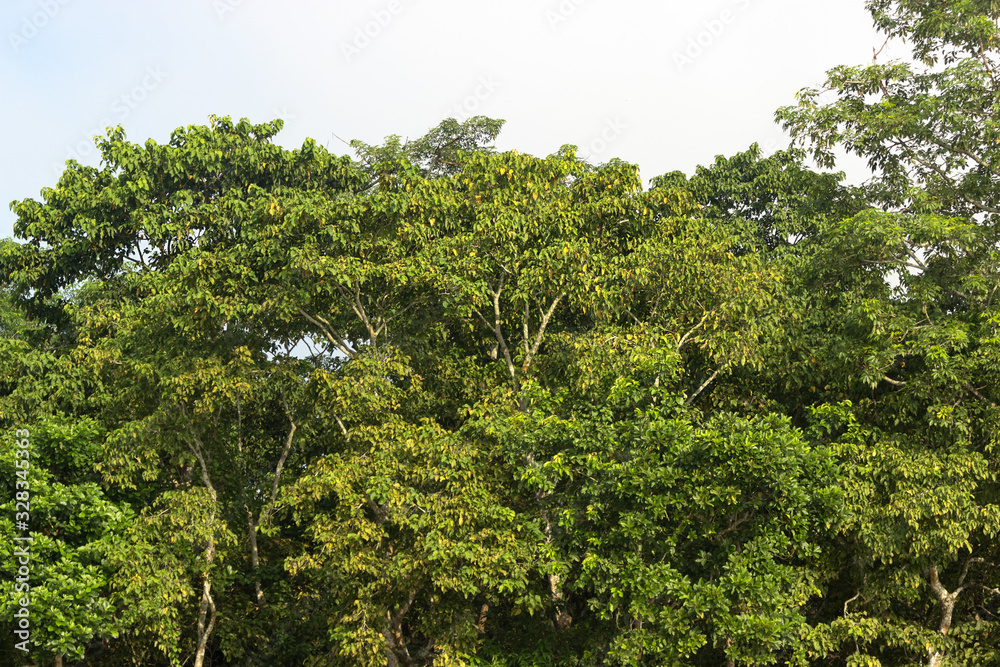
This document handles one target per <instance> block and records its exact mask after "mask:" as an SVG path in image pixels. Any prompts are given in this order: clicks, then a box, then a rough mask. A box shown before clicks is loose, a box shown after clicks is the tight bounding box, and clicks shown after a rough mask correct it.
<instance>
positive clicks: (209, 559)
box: [181, 406, 219, 667]
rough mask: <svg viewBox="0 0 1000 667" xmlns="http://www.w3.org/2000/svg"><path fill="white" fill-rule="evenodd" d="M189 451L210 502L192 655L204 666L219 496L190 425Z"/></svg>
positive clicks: (197, 665)
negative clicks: (196, 637)
mask: <svg viewBox="0 0 1000 667" xmlns="http://www.w3.org/2000/svg"><path fill="white" fill-rule="evenodd" d="M181 413H182V414H183V415H184V416H185V417H187V411H186V410H184V408H183V406H182V407H181ZM189 428H190V430H191V442H190V448H191V452H192V453H193V454H194V455H195V458H197V459H198V464H199V465H200V466H201V481H202V482H203V483H204V484H205V488H206V489H207V490H208V495H209V498H210V500H211V503H212V509H211V512H209V515H208V523H209V531H208V544H207V545H206V547H205V570H204V572H203V573H202V581H201V604H200V605H199V607H198V647H197V649H196V650H195V655H194V667H204V664H205V652H206V651H207V649H208V639H209V637H210V636H211V634H212V630H213V629H214V628H215V618H216V613H215V600H213V599H212V564H213V563H214V562H215V509H216V504H217V503H218V501H219V496H218V494H217V493H216V492H215V486H213V484H212V478H211V476H210V475H209V473H208V463H207V462H206V460H205V445H204V443H203V442H202V441H201V438H199V437H198V435H197V434H196V433H195V431H194V426H193V425H191V426H190V427H189Z"/></svg>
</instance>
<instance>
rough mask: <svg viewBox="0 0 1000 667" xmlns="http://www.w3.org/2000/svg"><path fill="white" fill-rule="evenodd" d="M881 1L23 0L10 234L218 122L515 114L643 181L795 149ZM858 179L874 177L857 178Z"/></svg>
mask: <svg viewBox="0 0 1000 667" xmlns="http://www.w3.org/2000/svg"><path fill="white" fill-rule="evenodd" d="M870 23H871V21H870V17H869V15H868V14H867V12H866V11H865V10H864V0H835V1H830V0H706V1H703V2H698V3H692V2H688V1H680V0H666V1H661V2H649V1H645V2H644V1H642V0H615V1H614V2H612V1H611V0H538V1H532V0H503V1H502V2H501V1H493V0H464V1H463V0H364V1H362V2H350V3H348V2H319V1H310V2H307V1H304V0H299V1H296V0H285V1H283V2H281V3H278V2H274V1H271V2H267V1H265V0H170V1H169V2H168V1H166V0H162V1H157V0H150V1H146V2H135V1H134V0H131V1H128V0H100V1H99V2H98V1H96V0H92V1H91V2H84V0H5V1H4V2H3V3H2V6H0V26H2V34H0V39H2V42H0V87H2V88H0V90H2V91H3V95H2V97H0V109H2V114H3V121H4V122H3V123H2V125H0V145H2V150H3V153H4V155H5V156H6V159H5V160H4V161H3V164H2V166H0V169H2V173H0V199H2V200H3V204H4V207H3V209H2V211H0V238H2V237H7V236H10V235H11V229H12V225H13V222H14V216H13V214H12V213H11V212H10V211H9V210H8V209H7V207H6V204H7V203H8V202H10V201H11V200H15V199H23V198H26V197H37V196H38V192H39V190H40V189H41V188H42V187H46V186H52V185H54V184H55V182H56V180H57V178H58V172H59V170H60V165H62V164H63V163H64V161H65V160H66V159H67V158H69V157H74V158H76V159H78V160H79V161H81V162H84V163H88V164H96V162H97V160H96V150H95V149H94V148H93V142H92V136H93V135H94V134H95V133H97V132H99V131H102V130H103V126H104V124H108V123H110V124H113V125H117V124H121V125H122V126H123V127H124V128H125V131H126V133H127V135H128V137H129V139H130V140H132V141H135V142H137V143H141V142H144V141H145V140H146V139H147V138H153V139H155V140H157V141H165V140H166V139H167V138H168V137H169V135H170V132H171V131H172V130H173V129H175V128H177V127H179V126H183V125H190V124H204V123H206V122H207V117H208V116H209V114H216V115H231V116H234V117H237V118H238V117H247V118H249V119H250V120H252V121H254V122H261V121H265V120H269V119H271V118H274V117H278V116H280V117H283V118H284V119H285V121H286V123H285V130H283V131H282V133H281V134H280V135H279V136H278V141H279V143H281V144H282V145H284V146H287V147H297V146H299V145H301V142H302V140H303V139H304V138H305V137H313V138H315V139H316V140H317V141H318V142H320V143H321V144H327V145H328V146H329V147H330V149H331V150H334V151H335V152H338V153H342V152H346V151H347V147H346V146H344V145H343V144H341V143H340V142H339V141H338V140H337V139H335V138H334V134H336V135H337V136H339V137H343V138H344V139H355V138H356V139H362V140H364V141H367V142H369V143H376V142H379V141H380V140H381V138H382V137H384V136H385V135H388V134H399V135H402V136H404V137H406V136H409V137H417V136H420V135H421V134H423V133H424V132H426V131H427V130H428V129H429V128H431V127H433V126H434V125H436V124H437V123H438V122H440V121H441V120H442V119H443V118H445V117H448V116H456V115H457V116H459V117H461V116H463V115H464V116H472V115H476V114H485V115H488V116H492V117H495V118H504V119H506V120H507V125H506V127H505V129H504V132H503V133H502V134H501V136H500V139H499V141H498V146H499V147H500V148H501V149H512V148H516V149H518V150H520V151H523V152H528V153H533V154H536V155H548V154H550V153H552V152H554V151H556V150H557V149H558V148H559V146H561V145H562V144H567V143H572V144H577V145H578V146H580V153H581V155H584V156H588V155H589V156H590V157H591V159H592V160H593V161H595V162H603V161H605V160H607V159H609V158H611V157H620V158H622V159H625V160H628V161H630V162H634V163H636V164H638V165H639V167H640V169H641V171H642V176H643V179H644V180H648V179H649V178H651V177H653V176H655V175H658V174H662V173H664V172H667V171H672V170H675V169H680V170H683V171H685V172H689V173H690V172H691V171H692V170H693V169H694V167H695V166H696V165H697V164H704V163H708V162H710V161H711V160H712V159H713V158H714V156H715V155H718V154H725V155H730V154H732V153H735V152H737V151H741V150H744V149H746V148H747V147H748V146H749V145H750V144H751V143H752V142H754V141H757V142H760V143H761V144H762V145H765V146H766V147H769V148H772V149H773V148H777V147H783V146H784V145H786V143H787V140H786V139H785V138H784V136H783V135H782V133H781V131H780V129H779V128H778V127H777V126H776V125H774V123H773V121H772V118H773V113H774V110H775V109H776V108H777V107H778V106H781V105H784V104H791V103H793V101H794V93H795V91H796V90H798V89H800V88H802V87H804V86H809V85H817V84H819V83H821V82H822V80H823V78H824V72H825V71H826V70H827V69H829V68H830V67H832V66H834V65H838V64H861V63H864V62H868V61H870V59H871V55H872V47H873V46H874V47H878V46H881V40H880V39H879V38H878V36H877V34H876V33H875V31H874V30H873V29H872V28H871V25H870ZM847 166H848V168H849V173H850V174H851V176H852V177H854V178H855V179H856V180H857V179H860V178H861V177H862V176H863V173H862V171H861V170H860V169H859V168H858V166H857V163H854V164H853V165H847Z"/></svg>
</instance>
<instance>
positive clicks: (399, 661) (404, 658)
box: [382, 591, 417, 667]
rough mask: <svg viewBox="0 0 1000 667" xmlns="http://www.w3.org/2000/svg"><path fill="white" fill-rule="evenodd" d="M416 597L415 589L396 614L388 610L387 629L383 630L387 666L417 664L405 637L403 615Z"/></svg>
mask: <svg viewBox="0 0 1000 667" xmlns="http://www.w3.org/2000/svg"><path fill="white" fill-rule="evenodd" d="M416 597H417V593H416V591H413V592H411V593H410V596H409V598H408V599H407V600H406V603H405V604H403V605H402V606H401V607H400V608H399V609H397V610H396V613H395V614H393V613H392V612H391V611H387V612H386V619H385V621H386V623H385V629H384V630H382V636H383V637H385V659H386V666H387V667H413V666H414V665H415V664H416V663H415V662H414V661H413V658H412V657H411V656H410V651H409V649H408V648H407V646H406V640H405V639H404V638H403V617H404V616H406V612H408V611H409V610H410V606H411V605H412V604H413V600H414V599H416Z"/></svg>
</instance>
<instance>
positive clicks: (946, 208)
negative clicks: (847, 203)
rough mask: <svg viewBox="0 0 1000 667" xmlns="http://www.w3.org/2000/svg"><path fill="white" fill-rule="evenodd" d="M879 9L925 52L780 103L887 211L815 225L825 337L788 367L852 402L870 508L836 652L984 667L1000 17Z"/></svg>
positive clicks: (991, 561)
mask: <svg viewBox="0 0 1000 667" xmlns="http://www.w3.org/2000/svg"><path fill="white" fill-rule="evenodd" d="M868 7H869V10H870V11H871V12H872V15H873V17H874V19H875V23H876V25H877V26H878V27H880V28H881V29H882V30H883V31H885V32H886V33H887V35H888V37H889V38H890V39H891V38H902V39H905V40H906V41H907V43H909V44H910V45H911V47H912V53H913V62H909V63H905V62H902V63H901V62H896V63H888V64H880V63H877V62H875V63H873V64H872V65H869V66H865V67H838V68H835V69H833V70H831V71H830V72H829V73H828V80H827V86H826V91H825V92H829V93H832V94H833V97H834V99H833V101H830V102H826V101H825V98H821V97H820V95H821V92H820V91H819V90H815V89H807V90H804V91H802V92H801V93H800V95H799V100H800V101H799V104H798V106H795V107H786V108H783V109H781V110H779V111H778V113H777V117H778V119H779V121H780V122H781V123H782V124H783V125H784V126H785V127H786V128H787V129H789V130H791V132H792V134H793V135H794V136H795V137H796V138H797V139H798V140H799V141H801V142H802V143H804V144H805V145H806V146H808V147H809V148H810V150H811V153H812V155H813V156H814V157H815V158H817V159H818V160H819V161H820V162H821V163H822V164H826V165H830V164H832V160H833V150H834V148H836V147H843V148H846V149H847V150H848V151H850V152H854V153H856V154H858V155H861V156H864V157H866V158H868V161H869V165H870V166H871V167H872V169H873V171H874V177H873V180H872V182H871V183H870V184H869V186H868V187H867V188H866V190H867V193H868V194H867V196H868V197H869V200H870V201H871V203H872V204H875V205H878V206H879V208H881V209H882V210H881V211H876V210H869V211H865V212H862V213H861V214H859V215H855V216H852V217H850V218H848V219H846V220H844V221H842V222H840V223H837V224H832V225H827V226H826V227H825V229H823V230H822V231H821V233H820V234H818V235H817V236H816V238H815V242H814V243H813V246H814V248H816V249H817V250H818V252H817V254H816V255H815V256H814V260H813V262H812V263H811V265H810V266H809V267H808V268H806V269H805V272H806V273H805V274H804V275H806V276H807V277H806V283H805V286H807V289H808V290H809V292H811V294H812V295H813V297H811V298H814V299H815V303H816V306H817V309H816V311H815V312H816V313H817V314H815V315H813V316H811V317H809V318H806V320H804V322H808V323H807V324H805V326H804V328H805V329H808V330H811V331H812V333H810V334H809V337H810V338H812V339H814V340H816V339H819V340H823V339H825V341H826V343H823V344H822V348H819V349H816V348H813V349H811V350H809V351H808V352H806V353H805V354H802V355H801V356H800V360H799V361H795V362H793V364H792V366H793V371H792V373H790V375H791V377H793V378H795V377H801V378H806V377H808V378H809V381H808V384H809V386H812V387H814V388H815V387H822V388H823V390H822V393H825V394H826V397H827V398H828V399H834V401H835V402H839V401H841V400H843V399H844V398H848V399H850V400H851V404H850V408H849V409H848V410H847V411H846V413H845V412H838V413H837V414H840V417H839V418H838V419H837V420H835V421H836V423H837V424H839V426H838V427H836V428H835V429H834V431H833V433H831V441H832V442H834V443H836V444H835V447H836V448H837V450H838V451H839V453H840V456H841V457H842V460H843V461H844V463H845V464H848V465H847V466H846V467H845V470H847V471H848V472H849V475H848V479H847V480H846V489H847V491H848V497H849V499H850V501H851V504H852V505H853V507H854V510H853V511H852V515H853V518H852V519H851V520H850V521H848V522H847V524H846V525H845V527H846V530H845V533H844V536H843V541H842V542H840V544H841V548H840V550H839V552H835V551H832V550H831V552H830V553H831V554H833V553H839V554H840V555H841V556H843V559H842V560H838V561H837V562H836V564H832V565H831V568H830V569H831V572H833V571H837V572H839V573H840V574H838V575H837V577H835V578H834V579H833V580H832V581H831V587H832V589H833V591H834V592H832V594H831V597H832V598H833V599H837V598H838V597H839V598H841V599H843V601H844V602H843V607H842V609H841V608H840V607H839V606H838V607H837V608H836V609H835V610H834V609H832V608H831V609H830V610H828V611H827V612H826V614H824V616H825V617H826V619H827V621H828V622H829V628H830V629H831V631H832V632H833V635H832V636H834V637H836V641H835V644H837V643H838V642H843V644H839V646H840V648H833V649H828V650H832V651H834V652H836V653H839V652H841V651H846V650H848V649H847V646H846V645H847V644H848V643H852V644H855V645H857V646H860V647H861V649H860V651H859V653H861V654H866V655H868V656H870V657H869V658H868V659H869V660H872V659H874V656H875V655H876V654H879V653H881V654H882V655H885V656H888V655H891V656H894V657H893V659H895V660H904V659H909V660H915V659H918V656H920V655H921V654H923V656H924V657H925V658H926V660H927V664H929V665H942V664H968V663H976V664H988V663H989V662H990V661H991V660H994V661H995V660H996V654H995V653H994V652H992V649H991V648H990V646H991V644H994V645H995V642H996V640H995V637H996V632H997V623H996V618H995V616H994V613H995V611H994V610H993V603H992V602H991V597H992V596H993V594H992V593H991V592H990V591H995V590H996V588H997V579H996V576H997V570H996V566H997V564H998V563H1000V560H998V558H1000V554H997V552H996V548H995V535H996V533H997V531H998V529H1000V524H998V522H997V518H998V514H997V513H998V511H1000V508H998V506H997V501H998V494H997V491H998V489H997V484H996V482H997V480H996V474H995V471H994V469H993V464H994V462H995V456H996V453H995V449H994V446H993V441H994V438H995V424H996V418H997V412H996V405H995V403H994V397H995V396H996V392H997V389H998V387H997V376H996V372H995V371H996V368H997V366H996V360H995V349H994V344H993V341H994V338H995V331H994V330H995V326H996V325H995V322H996V307H995V305H994V303H993V296H992V295H993V293H994V291H995V289H996V287H997V283H996V264H995V262H996V257H995V250H994V249H995V243H996V238H997V237H996V234H997V226H996V220H997V219H996V213H997V212H998V210H1000V209H998V208H997V201H996V193H997V187H996V186H997V174H996V172H995V170H994V169H995V168H994V166H993V161H994V159H995V157H996V155H995V151H996V145H997V137H996V123H995V118H994V116H995V114H994V112H993V107H992V105H993V103H994V101H995V99H996V96H997V92H998V90H997V82H996V78H995V72H996V64H997V48H998V44H1000V42H998V41H997V19H998V18H1000V13H998V11H997V8H996V6H995V4H994V3H991V2H935V3H931V2H908V1H896V0H873V1H871V2H869V3H868ZM819 309H825V310H826V311H827V312H830V313H835V315H833V316H832V317H826V316H824V315H821V314H819V313H820V312H822V311H821V310H819ZM813 327H817V328H813ZM820 327H821V328H823V329H825V330H826V331H825V332H821V331H820V330H819V328H820ZM817 352H819V353H817ZM800 381H801V380H800ZM824 409H826V408H824ZM838 410H839V409H838ZM838 589H839V591H838ZM841 612H842V613H841ZM859 640H863V641H859Z"/></svg>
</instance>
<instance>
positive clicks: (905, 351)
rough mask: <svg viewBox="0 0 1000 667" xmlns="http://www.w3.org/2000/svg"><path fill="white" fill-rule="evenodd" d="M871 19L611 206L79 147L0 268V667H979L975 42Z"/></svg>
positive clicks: (247, 126) (479, 160)
mask: <svg viewBox="0 0 1000 667" xmlns="http://www.w3.org/2000/svg"><path fill="white" fill-rule="evenodd" d="M868 6H869V9H870V10H871V13H872V16H873V18H874V20H875V22H876V25H878V27H879V28H880V29H881V30H882V31H883V32H884V33H885V34H886V35H887V36H889V37H892V38H896V39H903V40H905V42H906V44H907V45H908V46H909V47H910V48H911V49H912V54H913V58H912V61H908V62H890V63H881V62H878V61H877V60H876V61H875V62H873V63H872V64H869V65H865V66H858V67H839V68H835V69H833V70H831V71H830V72H829V73H828V78H827V81H826V83H825V85H824V86H823V87H822V88H821V89H815V90H812V89H807V90H803V91H801V92H800V93H799V95H798V98H797V101H796V103H795V104H794V105H793V106H789V107H786V108H782V109H780V110H778V112H777V120H778V122H779V123H781V125H782V126H783V127H784V128H785V129H787V130H788V131H789V132H790V133H791V135H792V136H793V138H794V140H795V143H794V144H793V145H792V146H791V147H790V148H789V149H788V150H784V151H779V152H777V153H775V154H773V155H769V156H764V155H762V153H761V151H760V150H759V149H758V147H757V146H752V147H751V148H750V149H749V150H747V151H746V152H743V153H740V154H737V155H733V156H730V157H719V158H717V159H716V161H715V162H714V163H713V164H711V165H708V166H705V167H700V168H698V169H697V170H696V172H695V173H694V174H692V175H685V174H683V173H680V172H674V173H669V174H665V175H662V176H658V177H655V178H653V179H651V180H650V181H649V182H648V183H646V184H644V183H643V181H642V180H641V178H640V175H639V170H638V168H637V167H636V166H635V165H632V164H628V163H625V162H622V161H618V160H612V161H610V162H608V163H605V164H601V165H592V164H589V163H587V162H586V161H584V160H581V159H579V158H578V157H577V156H576V152H575V149H574V147H572V146H565V147H563V148H562V149H561V150H560V151H559V152H557V153H556V154H553V155H550V156H548V157H545V158H541V157H535V156H531V155H526V154H523V153H519V152H516V151H510V152H499V151H497V150H495V149H494V148H492V142H493V141H494V140H495V138H496V137H497V135H498V133H499V132H500V130H501V126H502V121H498V120H492V119H489V118H485V117H476V118H473V119H470V120H468V121H466V122H464V123H459V122H457V121H455V120H446V121H444V122H443V123H441V124H440V125H439V126H438V127H436V128H434V129H433V130H432V131H431V132H429V133H428V134H427V135H426V136H424V137H422V138H421V139H418V140H415V141H411V142H402V141H400V139H399V138H398V137H390V138H389V139H388V140H387V141H386V142H385V143H384V144H382V145H376V146H372V145H366V144H364V143H361V142H354V143H353V147H354V149H355V153H356V158H355V159H351V158H349V157H346V156H336V155H334V154H331V153H330V152H328V151H327V150H326V149H324V148H323V147H321V146H318V145H317V144H316V143H315V142H314V141H312V140H307V141H306V142H305V143H304V144H303V145H302V147H301V148H299V149H297V150H286V149H284V148H281V147H280V146H278V145H276V144H275V143H274V142H273V138H274V136H275V135H276V134H277V133H278V132H279V130H280V129H281V121H280V120H276V121H273V122H270V123H264V124H252V123H250V122H248V121H246V120H241V121H238V122H237V121H233V120H232V119H230V118H215V117H213V118H212V119H211V122H210V124H209V125H208V126H188V127H186V128H181V129H178V130H176V131H175V132H174V133H173V134H172V135H171V137H170V139H169V141H168V142H167V143H164V144H158V143H156V142H154V141H151V140H150V141H147V142H146V143H145V144H134V143H130V142H129V141H128V140H127V139H126V137H125V135H124V133H123V131H122V130H121V129H120V128H118V129H115V130H110V131H109V133H108V135H107V136H106V137H104V138H102V139H99V141H98V146H99V149H100V152H101V156H102V158H101V164H100V166H99V167H90V166H84V165H80V164H77V163H75V162H70V163H68V164H67V168H66V170H65V172H64V173H63V174H62V176H61V177H60V179H59V181H58V183H57V184H56V185H55V186H54V187H52V188H46V189H44V190H43V191H42V192H41V197H40V199H39V200H32V199H25V200H23V201H19V202H15V203H14V204H13V205H12V207H13V210H14V211H15V212H16V214H17V222H16V226H15V232H16V235H17V237H18V240H8V241H6V242H4V243H3V244H2V246H0V285H2V288H3V294H2V296H3V301H2V309H0V331H2V334H3V335H2V339H0V423H2V436H0V437H2V443H3V446H2V451H0V486H2V488H3V489H5V491H4V492H3V496H2V498H3V500H4V501H5V503H4V504H3V505H2V506H0V524H2V526H3V530H4V535H6V536H8V537H7V538H6V539H5V540H4V541H3V544H2V545H0V571H2V572H3V587H4V596H3V597H2V598H0V609H2V617H0V628H3V629H4V630H3V632H2V633H0V634H2V635H3V636H5V637H7V639H6V640H5V641H4V642H3V644H2V645H0V662H2V663H3V664H5V665H53V664H58V665H67V666H68V665H102V666H109V667H114V666H117V665H122V666H124V665H142V666H154V665H164V666H166V665H195V666H196V667H202V666H203V665H216V666H219V665H306V666H320V665H348V666H354V665H359V666H371V667H374V666H388V667H423V666H429V665H435V666H442V667H443V666H446V665H456V666H457V665H470V666H477V667H486V666H492V667H515V666H526V665H557V666H567V667H568V666H571V665H575V666H580V667H583V666H593V667H597V666H602V665H608V666H610V665H628V666H640V665H647V666H661V665H703V666H718V665H733V666H736V665H740V666H743V665H761V666H763V665H801V666H807V665H817V666H820V665H823V666H834V665H844V666H847V665H857V666H862V665H868V666H874V665H886V666H889V665H930V666H932V667H942V666H944V665H980V666H989V665H1000V617H998V615H1000V540H998V532H1000V484H998V479H997V475H998V472H1000V471H998V462H1000V458H998V451H997V435H998V433H1000V430H998V429H1000V423H998V421H1000V410H998V407H997V405H996V403H995V401H997V400H1000V304H998V303H997V298H996V296H997V292H998V288H1000V271H998V268H1000V267H998V263H1000V246H998V241H1000V238H998V235H1000V227H998V224H997V223H998V221H1000V187H998V185H1000V173H998V167H997V166H996V165H1000V161H998V160H1000V113H998V112H1000V84H998V82H997V76H998V72H997V66H998V65H1000V29H998V20H1000V8H998V6H997V4H996V3H995V2H992V1H987V0H946V1H944V2H942V1H941V0H933V1H932V0H912V1H911V0H907V1H903V0H870V2H868ZM837 150H846V151H848V152H851V153H854V154H857V155H860V156H862V157H864V158H866V159H867V160H868V161H869V165H870V166H871V168H872V170H873V173H874V177H873V178H872V179H871V180H870V181H869V182H868V183H866V184H865V185H863V186H849V185H846V184H845V183H844V182H843V179H842V176H841V175H840V174H837V173H829V172H822V171H818V170H817V169H816V168H811V167H809V166H807V165H809V164H811V163H810V159H811V160H812V161H813V162H812V164H819V165H820V168H821V169H822V168H829V167H832V166H834V153H835V151H837ZM25 452H26V453H25ZM22 493H23V494H25V495H23V496H19V495H17V494H22ZM29 498H30V510H29V509H28V507H27V505H28V499H29ZM19 499H23V500H24V501H25V506H24V507H20V508H19V507H16V501H17V500H19ZM22 511H23V512H24V514H25V515H26V516H24V517H17V513H18V512H22ZM29 534H30V536H31V537H32V538H33V541H32V542H31V543H30V558H29V561H30V575H28V576H26V577H25V576H23V573H22V579H23V580H24V581H21V583H20V584H19V583H18V582H19V579H18V571H19V569H18V568H19V562H23V560H22V561H19V557H18V556H17V555H16V550H17V549H19V548H22V547H23V543H21V542H17V541H16V540H15V539H13V538H14V537H16V536H24V535H29ZM21 558H22V559H23V558H24V556H21ZM22 584H27V585H26V586H25V585H22ZM23 600H28V603H27V605H26V604H25V603H24V602H23ZM24 608H27V609H28V610H29V612H30V617H29V621H28V625H29V627H30V645H29V646H28V648H29V651H28V652H27V653H26V652H24V651H22V650H20V649H19V648H18V647H17V646H16V643H17V641H18V639H17V637H18V636H17V634H16V631H17V630H18V628H19V627H20V628H23V627H24V623H22V622H21V621H22V620H23V618H22V617H20V616H17V614H18V613H19V610H22V609H24Z"/></svg>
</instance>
